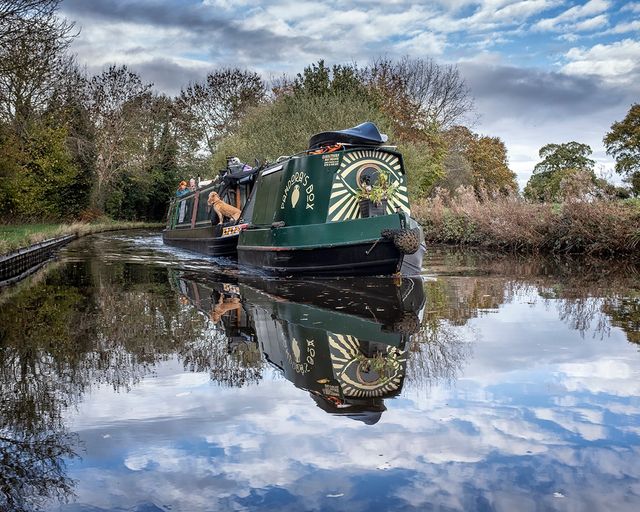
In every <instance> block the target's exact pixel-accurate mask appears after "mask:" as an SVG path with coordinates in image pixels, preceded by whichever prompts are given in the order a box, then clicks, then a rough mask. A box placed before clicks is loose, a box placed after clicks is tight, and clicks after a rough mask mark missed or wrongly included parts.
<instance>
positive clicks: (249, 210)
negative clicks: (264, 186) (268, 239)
mask: <svg viewBox="0 0 640 512" xmlns="http://www.w3.org/2000/svg"><path fill="white" fill-rule="evenodd" d="M243 188H245V193H246V187H243ZM255 190H256V189H255V188H254V189H253V191H252V193H251V194H250V195H249V199H247V202H246V203H245V205H244V208H243V209H242V215H240V218H241V219H242V220H244V221H245V222H251V220H252V219H253V206H254V205H255V202H256V201H255V198H256V194H255Z"/></svg>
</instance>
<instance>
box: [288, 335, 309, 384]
mask: <svg viewBox="0 0 640 512" xmlns="http://www.w3.org/2000/svg"><path fill="white" fill-rule="evenodd" d="M306 342H307V343H306V345H307V355H306V357H302V354H301V353H300V344H299V343H298V341H297V340H296V339H295V338H292V339H291V348H289V347H286V348H285V353H286V357H287V360H288V361H289V364H290V365H291V367H292V368H293V370H294V371H295V372H296V373H299V374H300V375H304V374H305V373H309V372H310V371H311V369H312V367H313V365H314V364H315V357H316V347H315V340H306Z"/></svg>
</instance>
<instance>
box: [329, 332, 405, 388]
mask: <svg viewBox="0 0 640 512" xmlns="http://www.w3.org/2000/svg"><path fill="white" fill-rule="evenodd" d="M329 353H330V354H331V362H332V365H333V373H334V375H335V377H336V379H337V380H338V382H339V383H340V388H341V389H342V393H343V394H344V396H345V397H354V398H356V397H357V398H371V397H383V396H385V395H388V394H390V393H393V392H395V391H397V390H398V389H399V388H400V385H401V384H402V379H403V378H404V368H405V364H406V362H407V353H406V351H404V350H399V349H398V348H396V347H392V346H387V347H386V353H383V354H379V355H377V356H375V357H372V358H368V357H365V356H364V354H362V352H361V351H360V342H359V341H358V338H355V337H353V336H348V335H342V334H333V333H329Z"/></svg>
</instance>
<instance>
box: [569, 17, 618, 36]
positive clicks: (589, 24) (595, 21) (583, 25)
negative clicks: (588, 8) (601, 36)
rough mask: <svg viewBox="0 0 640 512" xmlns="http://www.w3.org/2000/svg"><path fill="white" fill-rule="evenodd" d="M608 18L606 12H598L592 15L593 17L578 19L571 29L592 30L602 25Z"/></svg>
mask: <svg viewBox="0 0 640 512" xmlns="http://www.w3.org/2000/svg"><path fill="white" fill-rule="evenodd" d="M608 20H609V18H608V17H607V15H606V14H599V15H598V16H594V17H593V18H587V19H586V20H583V21H580V22H579V23H576V24H575V25H574V26H573V30H576V31H578V32H586V31H589V30H594V29H596V28H599V27H602V26H604V25H606V24H607V23H608Z"/></svg>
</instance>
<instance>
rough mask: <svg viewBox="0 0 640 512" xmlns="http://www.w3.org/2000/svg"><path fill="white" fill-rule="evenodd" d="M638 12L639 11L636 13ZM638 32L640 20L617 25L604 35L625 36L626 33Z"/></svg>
mask: <svg viewBox="0 0 640 512" xmlns="http://www.w3.org/2000/svg"><path fill="white" fill-rule="evenodd" d="M638 12H640V11H638ZM638 30H640V20H633V21H628V22H626V23H618V24H617V25H615V26H614V27H611V28H610V29H609V30H607V31H605V32H604V33H605V34H627V33H628V32H636V31H638Z"/></svg>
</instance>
